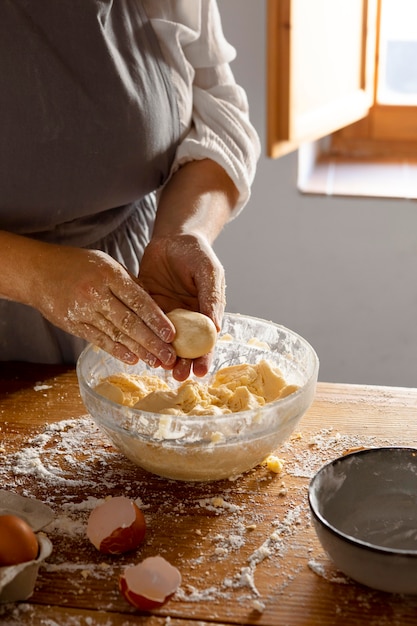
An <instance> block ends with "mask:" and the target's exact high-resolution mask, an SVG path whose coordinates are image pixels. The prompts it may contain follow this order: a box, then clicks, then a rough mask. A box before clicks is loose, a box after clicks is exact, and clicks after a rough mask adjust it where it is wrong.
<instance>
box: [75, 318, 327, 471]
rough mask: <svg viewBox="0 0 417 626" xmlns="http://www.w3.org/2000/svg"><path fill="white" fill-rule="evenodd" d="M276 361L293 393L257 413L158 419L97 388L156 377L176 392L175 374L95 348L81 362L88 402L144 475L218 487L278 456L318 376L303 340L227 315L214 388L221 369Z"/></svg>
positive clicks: (215, 361)
mask: <svg viewBox="0 0 417 626" xmlns="http://www.w3.org/2000/svg"><path fill="white" fill-rule="evenodd" d="M263 359H264V360H267V361H269V362H270V363H271V364H272V365H273V366H275V367H278V368H279V369H280V370H281V373H282V375H283V377H284V379H285V380H286V382H287V384H294V385H297V386H298V389H297V390H296V391H295V392H293V393H292V394H290V395H288V396H286V397H284V398H282V399H278V400H275V401H273V402H270V403H268V404H265V405H264V406H261V407H258V408H256V409H251V410H246V411H240V412H237V413H229V414H226V415H204V416H201V415H198V416H196V415H181V416H177V415H166V414H156V413H150V412H146V411H141V410H138V409H133V408H130V407H126V406H122V405H120V404H117V403H115V402H113V401H111V400H109V399H107V398H105V397H103V396H102V395H100V394H98V393H97V392H96V391H95V390H94V387H95V386H96V385H97V384H98V383H100V382H101V381H102V380H103V379H104V378H106V377H107V376H109V375H111V374H120V373H126V374H142V373H146V374H151V375H154V376H159V377H162V378H163V379H164V380H166V381H167V382H168V384H169V385H170V386H172V387H175V386H176V385H178V383H176V381H174V379H173V378H172V375H171V373H170V372H167V371H165V370H163V369H161V368H159V369H152V368H150V367H148V366H147V365H146V364H145V363H144V362H142V361H140V362H139V363H138V364H137V365H134V366H131V365H129V366H128V365H125V364H123V363H122V362H121V361H119V360H118V359H116V358H114V357H112V356H111V355H110V354H108V353H106V352H104V351H103V350H100V349H98V348H96V347H94V346H91V345H90V346H87V348H85V350H84V351H83V352H82V354H81V355H80V357H79V359H78V363H77V375H78V381H79V386H80V393H81V397H82V400H83V402H84V404H85V406H86V408H87V410H88V411H89V413H90V415H91V416H92V417H93V419H94V420H95V421H96V423H97V424H98V425H99V426H100V428H101V429H102V430H103V431H104V432H105V433H106V434H107V435H108V437H109V438H110V439H111V441H112V442H113V444H114V445H115V446H116V447H117V448H118V449H119V450H120V451H121V452H122V453H123V454H124V455H125V456H126V457H127V458H129V459H130V460H131V461H133V463H135V464H136V465H138V466H140V467H142V468H143V469H145V470H147V471H149V472H152V473H154V474H157V475H159V476H163V477H166V478H170V479H174V480H183V481H212V480H220V479H225V478H234V477H236V476H238V475H239V474H241V473H243V472H246V471H248V470H250V469H252V468H253V467H255V466H256V465H258V464H259V463H261V462H262V461H264V459H265V458H266V457H267V456H268V455H270V454H272V453H273V452H274V451H275V450H276V449H277V447H278V446H279V445H280V444H281V443H283V442H284V441H285V440H287V439H288V437H289V436H290V435H291V433H292V432H293V431H294V429H295V427H296V426H297V424H298V423H299V421H300V420H301V418H302V416H303V415H304V413H305V412H306V410H307V409H308V408H309V406H310V404H311V403H312V400H313V397H314V393H315V388H316V383H317V377H318V369H319V360H318V357H317V355H316V353H315V351H314V349H313V348H312V346H311V345H310V344H309V343H308V342H307V341H306V340H305V339H303V338H302V337H300V336H299V335H298V334H297V333H295V332H293V331H292V330H289V329H288V328H285V327H283V326H280V325H278V324H275V323H273V322H268V321H265V320H262V319H258V318H254V317H249V316H246V315H240V314H232V313H226V314H225V316H224V320H223V327H222V330H221V332H220V333H219V338H218V340H217V344H216V348H215V353H214V359H213V363H212V366H211V369H210V372H209V373H208V375H207V376H206V377H205V378H203V379H198V380H199V381H201V382H203V383H204V382H208V381H209V380H210V378H211V377H212V376H213V374H214V373H215V372H216V371H218V370H219V369H220V368H222V367H226V366H229V365H234V364H242V363H250V364H256V363H258V362H259V361H261V360H263Z"/></svg>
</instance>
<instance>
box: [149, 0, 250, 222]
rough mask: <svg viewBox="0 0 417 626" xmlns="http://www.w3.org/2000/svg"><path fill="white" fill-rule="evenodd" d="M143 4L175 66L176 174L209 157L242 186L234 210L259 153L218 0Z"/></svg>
mask: <svg viewBox="0 0 417 626" xmlns="http://www.w3.org/2000/svg"><path fill="white" fill-rule="evenodd" d="M144 6H145V9H146V12H147V14H148V17H149V19H150V21H151V24H152V26H153V29H154V31H155V33H156V35H157V38H158V40H159V44H160V47H161V49H162V53H163V55H164V58H165V60H166V62H167V65H168V66H169V68H170V71H171V76H172V82H173V85H174V88H175V90H176V96H177V98H176V99H177V103H178V109H179V117H180V124H181V131H182V135H181V143H180V145H179V147H178V150H177V153H176V157H175V161H174V164H173V167H172V170H171V174H172V173H173V172H174V171H175V170H177V169H178V167H180V165H181V164H183V163H185V162H187V161H191V160H196V159H203V158H210V159H212V160H214V161H216V162H217V163H219V165H221V166H222V167H223V168H224V169H225V170H226V172H227V173H228V174H229V176H230V178H231V179H232V180H233V182H234V183H235V185H236V187H237V188H238V190H239V193H240V198H239V203H238V206H237V207H236V211H235V215H236V214H237V212H239V210H240V209H242V207H243V206H244V205H245V204H246V203H247V201H248V199H249V197H250V187H251V184H252V181H253V178H254V175H255V168H256V163H257V160H258V158H259V154H260V142H259V137H258V135H257V133H256V131H255V129H254V128H253V126H252V124H251V123H250V121H249V115H248V101H247V97H246V93H245V91H244V90H243V89H242V87H240V86H239V85H237V84H236V81H235V79H234V76H233V73H232V71H231V68H230V66H229V63H230V62H231V61H232V60H233V59H234V58H235V56H236V51H235V49H234V48H233V47H232V46H231V45H230V44H229V43H228V42H227V41H226V39H225V37H224V34H223V30H222V25H221V18H220V14H219V10H218V6H217V3H216V0H145V2H144Z"/></svg>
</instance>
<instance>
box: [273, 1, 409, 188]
mask: <svg viewBox="0 0 417 626" xmlns="http://www.w3.org/2000/svg"><path fill="white" fill-rule="evenodd" d="M267 103H268V118H267V124H268V128H267V137H268V155H269V156H271V157H272V158H276V157H279V156H281V155H283V154H287V153H288V152H290V151H293V150H295V149H297V148H299V147H300V146H302V150H300V157H301V164H303V163H304V164H305V163H307V164H308V166H307V167H304V169H303V168H301V169H303V172H301V176H300V177H299V186H300V188H301V190H303V191H309V192H317V193H323V192H324V193H342V194H348V195H379V196H381V195H383V196H391V197H392V196H396V197H413V198H414V197H417V2H416V1H415V0H314V2H311V0H268V98H267ZM320 138H325V139H321V140H320V141H317V140H319V139H320ZM311 142H315V143H314V147H312V145H311ZM302 151H303V153H304V156H303V155H302V154H301V152H302ZM306 155H307V157H306ZM312 159H313V160H314V167H313V166H312ZM381 167H384V168H385V173H384V176H383V179H381V170H380V168H381Z"/></svg>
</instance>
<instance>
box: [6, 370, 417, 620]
mask: <svg viewBox="0 0 417 626" xmlns="http://www.w3.org/2000/svg"><path fill="white" fill-rule="evenodd" d="M416 441H417V390H413V389H406V388H388V387H370V386H360V385H341V384H326V383H319V384H318V387H317V393H316V398H315V401H314V403H313V405H312V407H311V409H310V410H309V411H308V413H307V414H306V415H305V416H304V418H303V420H302V422H301V424H300V427H299V429H298V430H297V432H296V433H294V434H293V436H292V437H291V439H290V441H289V442H287V443H286V444H284V445H283V446H281V447H280V448H279V449H278V450H277V451H276V455H277V456H278V457H279V458H281V459H283V461H284V466H283V470H282V472H281V473H280V474H275V473H273V472H271V471H270V470H269V469H268V468H267V467H266V466H265V465H261V466H258V467H257V468H255V469H254V470H252V471H250V472H248V473H246V474H244V475H242V476H239V477H238V478H236V479H235V480H225V481H218V482H214V483H183V482H175V481H169V480H166V479H163V478H160V477H158V476H155V475H151V474H148V473H146V472H145V471H143V470H141V469H140V468H139V467H136V466H135V465H133V464H132V463H131V462H130V461H128V460H127V459H125V457H123V456H122V455H121V454H120V453H119V452H118V451H117V450H116V449H115V448H114V447H113V446H112V444H111V443H110V442H109V441H108V439H107V438H106V436H105V435H104V434H102V433H101V431H100V430H99V429H98V428H97V426H96V425H95V423H94V422H93V421H92V420H91V418H90V416H88V415H87V413H86V410H85V408H84V406H83V404H82V401H81V399H80V396H79V392H78V383H77V379H76V374H75V370H74V369H73V368H70V367H56V366H40V365H36V364H19V363H3V364H1V365H0V446H1V457H0V480H1V483H0V487H1V488H3V489H9V490H10V491H13V492H15V493H18V494H20V495H23V496H27V497H32V498H38V499H39V500H41V501H42V502H44V503H46V504H48V505H49V506H50V507H51V508H52V509H53V511H54V514H55V519H54V521H53V522H52V523H51V524H50V525H49V526H48V527H47V528H46V529H44V530H45V532H46V534H47V535H48V537H49V538H50V539H51V541H52V543H53V552H52V554H51V556H50V557H49V558H48V559H47V561H46V562H45V563H44V564H42V566H41V568H40V571H39V575H38V579H37V583H36V587H35V591H34V593H33V595H32V596H31V598H29V599H28V600H26V601H25V602H21V603H14V604H4V605H0V622H1V623H2V624H3V623H4V624H5V625H6V626H7V625H9V624H10V625H11V624H22V625H25V624H30V625H34V626H37V625H41V624H43V625H45V626H54V625H55V624H57V625H59V626H73V625H74V626H77V625H81V626H83V625H86V626H91V625H95V624H97V625H106V626H122V625H123V626H130V625H131V624H132V625H133V624H141V623H145V621H146V624H147V626H163V625H164V626H167V625H168V624H169V626H180V625H181V624H185V623H187V624H188V625H190V624H191V622H195V621H198V622H199V623H200V624H201V625H205V624H213V623H215V624H259V625H260V626H306V625H310V624H311V625H313V624H314V625H315V624H317V625H320V626H356V625H358V624H366V625H367V626H377V625H378V626H384V625H385V624H386V625H388V624H389V625H390V626H408V625H411V624H417V597H411V596H410V597H404V596H399V595H390V594H384V593H381V592H377V591H374V590H372V589H368V588H366V587H363V586H361V585H358V584H356V583H355V582H353V581H351V580H348V579H347V578H346V577H345V576H344V575H343V574H342V573H341V572H339V571H337V570H336V569H335V567H334V566H333V565H332V563H331V561H330V560H329V559H328V557H327V556H326V555H325V554H324V553H323V550H322V549H321V546H320V544H319V543H318V540H317V538H316V536H315V533H314V530H313V528H312V525H311V522H310V514H309V509H308V502H307V488H308V484H309V480H310V478H311V477H312V476H313V474H314V473H315V472H316V471H317V470H318V469H319V468H320V467H321V466H322V465H323V464H324V463H325V462H327V461H329V460H331V459H333V458H335V457H337V456H340V455H341V454H344V453H345V452H346V451H348V450H350V449H353V448H356V447H362V446H364V447H370V446H375V445H386V444H395V445H403V444H406V445H413V446H414V445H415V444H416ZM110 495H127V496H129V497H132V498H135V499H138V502H139V503H140V506H141V508H142V510H143V512H144V515H145V518H146V522H147V535H146V539H145V542H144V543H143V544H142V546H141V547H140V548H139V549H138V550H136V551H135V552H133V553H129V554H127V555H124V556H118V557H115V556H113V557H109V556H105V555H102V554H100V553H99V552H98V551H97V550H96V549H95V548H94V547H93V546H92V545H91V544H90V543H89V541H88V539H87V538H86V536H85V525H86V521H87V518H88V514H89V511H90V510H91V508H92V507H93V506H95V505H96V504H97V503H98V502H99V501H100V500H101V499H103V498H105V497H107V496H110ZM156 554H161V555H162V556H164V558H166V559H167V560H169V561H170V562H171V563H172V564H173V565H175V566H176V567H178V569H179V570H180V571H181V574H182V584H181V588H180V589H179V591H178V592H177V593H176V594H175V595H174V596H173V597H172V598H171V599H169V601H168V602H167V603H166V604H165V605H164V606H162V607H161V608H160V609H158V610H155V611H153V612H152V613H141V612H139V611H136V610H135V609H134V608H133V607H131V606H130V605H129V604H128V603H127V602H126V600H125V599H124V598H123V596H122V595H121V594H120V592H119V589H118V578H119V575H120V573H121V571H122V570H123V568H124V567H126V565H130V564H134V563H138V562H139V561H141V560H142V559H143V558H145V557H147V556H152V555H156ZM416 575H417V572H416Z"/></svg>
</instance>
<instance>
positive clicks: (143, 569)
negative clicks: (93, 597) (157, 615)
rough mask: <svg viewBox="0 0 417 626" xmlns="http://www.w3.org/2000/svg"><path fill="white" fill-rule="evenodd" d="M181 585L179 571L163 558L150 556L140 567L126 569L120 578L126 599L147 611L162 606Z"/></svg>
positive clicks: (121, 589) (120, 586)
mask: <svg viewBox="0 0 417 626" xmlns="http://www.w3.org/2000/svg"><path fill="white" fill-rule="evenodd" d="M180 585H181V574H180V572H179V570H178V569H177V568H176V567H174V566H173V565H171V564H170V563H169V562H168V561H166V560H165V559H164V558H163V557H162V556H150V557H148V558H146V559H144V560H143V561H142V562H141V563H139V564H138V565H131V566H129V567H126V568H125V570H124V572H123V573H122V574H121V576H120V578H119V588H120V591H121V593H122V594H123V596H124V597H125V599H126V600H127V601H128V602H129V603H130V604H131V605H132V606H134V607H135V608H137V609H142V610H145V611H146V610H151V609H155V608H157V607H160V606H162V605H163V604H164V603H165V602H166V601H167V600H168V598H169V597H170V596H172V594H173V593H175V592H176V591H177V589H178V587H179V586H180Z"/></svg>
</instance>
